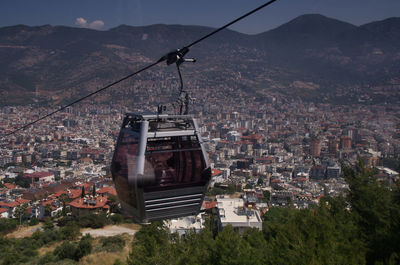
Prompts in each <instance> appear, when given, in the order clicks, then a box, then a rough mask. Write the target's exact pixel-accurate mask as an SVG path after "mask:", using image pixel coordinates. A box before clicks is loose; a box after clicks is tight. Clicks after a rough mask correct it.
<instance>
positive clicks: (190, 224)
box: [164, 213, 204, 236]
mask: <svg viewBox="0 0 400 265" xmlns="http://www.w3.org/2000/svg"><path fill="white" fill-rule="evenodd" d="M202 216H203V213H200V214H198V215H196V216H185V217H181V218H176V219H170V220H166V221H164V223H165V225H166V226H167V227H168V228H169V230H170V231H171V233H175V232H177V233H178V234H179V235H180V236H182V235H184V234H185V233H186V232H187V231H190V230H191V231H195V232H197V233H198V232H200V231H201V230H202V229H203V228H204V224H203V218H202Z"/></svg>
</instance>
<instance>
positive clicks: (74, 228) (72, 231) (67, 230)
mask: <svg viewBox="0 0 400 265" xmlns="http://www.w3.org/2000/svg"><path fill="white" fill-rule="evenodd" d="M60 233H61V236H62V238H63V239H67V240H75V239H77V238H78V237H79V236H80V235H81V232H80V227H79V226H78V225H77V224H76V223H75V222H69V223H68V224H67V225H66V226H64V227H62V228H60Z"/></svg>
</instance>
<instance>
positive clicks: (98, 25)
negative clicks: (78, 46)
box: [89, 20, 104, 29]
mask: <svg viewBox="0 0 400 265" xmlns="http://www.w3.org/2000/svg"><path fill="white" fill-rule="evenodd" d="M103 27H104V22H103V21H101V20H95V21H93V22H91V23H90V24H89V28H91V29H102V28H103Z"/></svg>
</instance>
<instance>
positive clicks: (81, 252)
mask: <svg viewBox="0 0 400 265" xmlns="http://www.w3.org/2000/svg"><path fill="white" fill-rule="evenodd" d="M91 252H92V237H91V236H90V234H86V235H85V236H83V237H82V238H81V241H79V244H78V247H77V249H76V251H75V260H77V261H78V260H80V259H81V258H82V257H84V256H86V255H89V254H90V253H91Z"/></svg>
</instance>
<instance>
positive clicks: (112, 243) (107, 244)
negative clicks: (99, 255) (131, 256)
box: [100, 235, 125, 252]
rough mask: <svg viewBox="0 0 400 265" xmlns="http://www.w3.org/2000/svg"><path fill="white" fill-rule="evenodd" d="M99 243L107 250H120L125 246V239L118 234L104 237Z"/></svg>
mask: <svg viewBox="0 0 400 265" xmlns="http://www.w3.org/2000/svg"><path fill="white" fill-rule="evenodd" d="M100 243H101V246H102V248H103V249H104V250H105V251H107V252H115V251H120V250H121V249H123V248H124V246H125V240H124V239H123V238H122V237H121V236H119V235H116V236H110V237H104V238H102V239H101V240H100Z"/></svg>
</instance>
